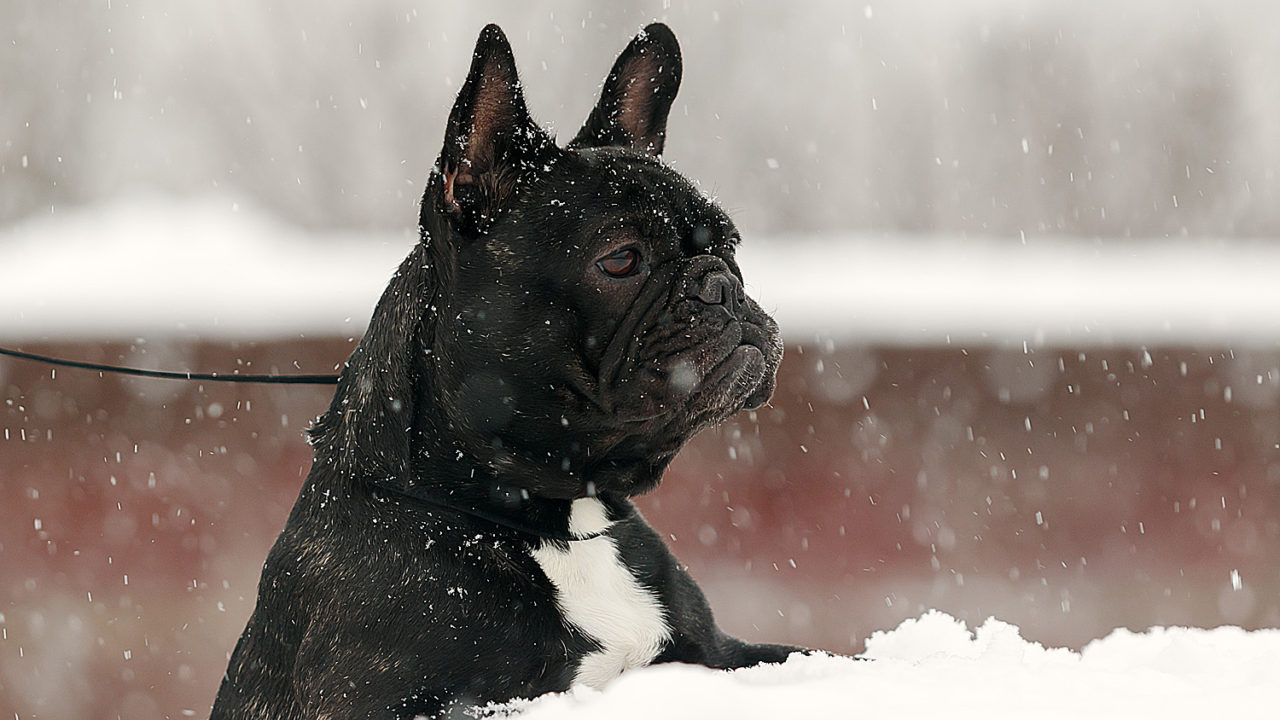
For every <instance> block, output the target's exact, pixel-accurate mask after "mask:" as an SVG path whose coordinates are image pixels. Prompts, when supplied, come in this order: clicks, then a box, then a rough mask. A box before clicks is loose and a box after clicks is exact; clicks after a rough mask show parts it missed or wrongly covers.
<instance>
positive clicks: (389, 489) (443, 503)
mask: <svg viewBox="0 0 1280 720" xmlns="http://www.w3.org/2000/svg"><path fill="white" fill-rule="evenodd" d="M374 487H375V488H376V489H377V490H379V491H383V492H386V493H389V494H391V495H395V496H397V497H399V498H402V499H405V500H409V501H411V502H414V503H417V504H419V505H426V506H428V507H430V508H433V509H435V510H445V511H448V512H452V513H455V514H457V515H465V516H467V517H470V518H475V519H477V520H483V521H484V522H487V523H489V524H491V525H498V526H500V527H503V528H506V529H508V530H511V531H513V532H516V533H518V534H521V535H531V536H533V537H536V538H541V539H543V540H557V541H559V542H581V541H583V540H594V539H596V538H598V537H604V536H605V535H608V534H609V529H608V528H605V529H604V530H601V531H599V532H593V533H588V534H586V535H574V534H571V533H569V532H562V531H560V530H550V529H547V528H540V527H535V526H533V525H530V524H528V523H525V522H522V521H521V520H518V519H515V518H510V517H504V516H502V515H498V514H496V513H492V512H489V511H487V510H481V509H480V508H475V507H470V506H467V505H462V504H458V503H454V502H452V501H450V500H448V499H446V498H442V497H440V496H438V495H436V494H433V493H431V492H429V491H427V490H425V489H423V488H414V487H409V488H400V487H395V486H394V485H384V484H382V483H375V484H374ZM630 514H631V513H630V511H628V513H627V515H628V516H629V515H630ZM619 519H625V516H624V518H619Z"/></svg>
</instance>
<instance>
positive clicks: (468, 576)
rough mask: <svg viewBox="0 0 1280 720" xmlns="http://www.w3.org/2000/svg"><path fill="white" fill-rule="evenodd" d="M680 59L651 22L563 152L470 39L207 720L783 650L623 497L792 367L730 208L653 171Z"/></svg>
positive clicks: (550, 685)
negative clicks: (702, 586)
mask: <svg viewBox="0 0 1280 720" xmlns="http://www.w3.org/2000/svg"><path fill="white" fill-rule="evenodd" d="M680 75H681V62H680V50H679V46H678V45H677V44H676V40H675V37H674V36H673V35H672V33H671V31H670V30H669V29H668V28H667V27H666V26H665V25H661V24H654V25H650V26H649V27H647V28H645V29H644V31H643V32H641V33H640V34H639V35H638V36H637V37H636V38H635V39H634V40H632V42H631V44H630V45H628V46H627V48H626V50H624V51H623V53H622V55H621V56H620V57H619V58H618V60H617V62H616V63H615V64H614V66H613V70H612V71H611V72H610V73H609V76H608V78H607V79H606V80H605V83H604V90H603V93H602V96H601V98H600V102H599V104H598V105H596V107H595V109H594V110H592V112H591V115H590V117H589V118H588V119H587V122H586V124H585V125H584V126H583V128H582V130H581V131H580V132H579V133H578V135H577V136H576V137H575V138H574V139H573V140H572V141H571V142H570V143H569V144H568V146H567V147H566V148H563V149H562V148H559V147H557V146H556V144H555V142H554V141H553V139H552V138H551V137H550V136H549V135H548V134H547V133H546V132H545V131H543V130H542V129H541V128H540V127H538V125H536V124H535V123H534V122H533V120H532V119H531V118H530V116H529V111H528V109H527V108H526V107H525V102H524V98H523V95H522V92H521V86H520V82H519V80H518V79H517V76H516V66H515V60H514V58H513V56H512V53H511V47H510V45H509V44H508V43H507V40H506V38H505V37H504V36H503V34H502V31H501V30H499V29H498V28H497V26H494V25H490V26H488V27H486V28H485V29H484V31H483V32H482V33H481V34H480V39H479V41H478V42H477V44H476V49H475V55H474V57H473V60H472V63H471V70H470V73H469V75H468V76H467V79H466V83H465V84H464V85H463V86H462V91H461V93H460V94H459V96H458V100H457V103H456V104H455V105H454V108H453V112H452V114H451V115H450V116H449V122H448V129H447V132H446V135H445V142H444V149H443V150H442V151H441V153H440V158H439V160H438V162H437V164H436V167H435V169H434V170H433V171H432V173H431V176H430V179H429V181H428V184H427V189H426V194H425V195H424V197H423V200H422V212H421V218H420V226H421V237H422V240H421V242H420V243H419V244H418V245H417V246H416V247H415V248H414V249H413V251H412V252H411V253H410V254H409V257H408V258H407V259H406V260H405V261H404V263H403V264H402V265H401V266H400V268H399V270H398V271H397V272H396V274H395V276H394V277H393V278H392V280H391V283H390V286H389V287H388V288H387V290H386V292H385V293H384V294H383V296H382V299H381V300H380V301H379V302H378V305H377V308H376V309H375V310H374V314H373V318H372V320H371V322H370V325H369V329H368V332H367V334H366V335H365V337H364V338H363V340H362V341H361V343H360V345H359V346H358V347H357V348H356V350H355V352H354V353H353V354H352V355H351V358H350V360H349V361H348V363H347V365H346V367H345V369H344V370H343V372H342V376H341V380H340V382H339V385H338V389H337V392H336V393H335V395H334V398H333V402H332V404H331V405H330V407H329V409H328V411H327V412H326V413H325V414H324V415H323V416H322V417H320V419H319V420H318V421H317V422H316V424H315V427H314V428H313V429H312V432H311V438H312V443H313V445H314V447H315V455H316V456H315V463H314V466H313V467H312V469H311V473H310V475H308V477H307V480H306V483H305V485H304V486H303V488H302V491H301V494H300V495H299V496H298V500H297V503H296V505H295V506H294V508H293V512H292V513H291V515H290V516H289V520H288V523H287V524H286V525H285V528H284V531H283V532H282V533H281V534H280V537H279V539H278V540H277V541H276V544H275V546H274V547H273V548H272V550H271V553H270V555H269V556H268V557H267V561H266V565H265V567H264V568H263V572H262V581H261V584H260V586H259V596H258V604H257V607H256V609H255V610H254V613H253V616H252V617H251V618H250V619H249V623H248V626H247V627H246V628H245V631H244V634H243V636H242V637H241V638H240V642H239V643H238V644H237V645H236V648H235V652H234V653H233V654H232V656H231V662H230V666H229V667H228V669H227V673H226V676H225V677H224V679H223V682H222V687H221V689H220V690H219V692H218V697H217V701H216V702H215V704H214V707H213V718H216V719H236V720H240V719H247V718H271V719H273V720H277V719H295V718H344V719H345V718H357V717H359V718H364V717H378V718H383V717H397V718H398V717H408V716H413V715H416V714H423V715H429V716H435V715H439V714H442V713H444V712H446V711H448V710H451V709H458V708H463V707H470V706H473V705H477V704H484V703H487V702H491V701H496V702H501V701H505V700H509V699H513V698H529V697H533V696H536V695H540V694H542V693H546V692H551V691H561V690H565V689H567V688H569V686H570V685H572V684H573V683H575V682H583V683H588V684H592V685H597V686H598V685H600V684H602V683H604V682H606V681H608V680H609V679H611V678H613V677H614V676H616V675H617V674H618V673H620V672H622V671H624V670H626V669H628V668H633V667H638V666H642V665H647V664H650V663H661V662H688V663H698V664H701V665H706V666H709V667H713V668H735V667H742V666H747V665H753V664H756V663H761V662H779V661H781V660H783V659H785V658H786V657H787V655H788V654H789V653H791V652H793V651H795V650H798V648H791V647H784V646H779V645H759V644H750V643H746V642H743V641H742V640H739V639H737V638H734V637H730V636H728V635H726V634H725V633H724V632H722V631H721V630H720V629H719V628H717V627H716V624H715V621H714V620H713V619H712V615H711V610H710V608H709V607H708V606H707V602H706V600H705V598H704V597H703V595H702V592H701V591H700V590H699V589H698V587H697V585H696V584H694V581H693V580H692V578H690V577H689V575H688V574H687V573H686V572H685V571H684V570H683V569H682V568H681V567H680V565H679V564H678V563H677V561H676V560H675V558H674V557H672V556H671V554H670V552H669V551H668V550H667V548H666V547H665V546H664V545H663V543H662V540H661V539H660V538H659V536H658V534H657V533H656V532H654V530H653V529H651V528H650V527H649V526H648V525H647V524H646V523H645V521H644V520H643V519H642V518H641V517H640V516H639V514H637V512H636V511H635V509H634V507H633V506H632V505H631V503H630V501H629V500H628V498H629V497H630V496H633V495H636V494H639V493H644V492H647V491H649V490H652V489H653V488H654V487H655V486H657V485H658V482H659V481H660V480H661V477H662V473H663V471H664V470H665V469H666V467H667V465H668V463H670V462H671V459H672V458H673V457H674V456H675V454H676V453H677V452H678V451H679V450H680V447H681V446H682V445H683V444H684V443H685V442H686V441H687V440H688V439H689V438H690V437H692V436H693V435H694V434H695V433H697V432H698V431H699V430H701V429H703V428H706V427H707V426H709V425H712V424H714V423H717V422H719V421H721V420H723V419H724V418H726V417H728V416H729V415H731V414H733V413H735V412H737V411H738V410H740V409H742V408H744V407H756V406H758V405H760V404H761V403H763V402H764V401H765V400H767V399H768V398H769V395H770V394H771V393H772V392H773V387H774V372H775V371H776V370H777V367H778V362H779V360H780V359H781V357H782V345H781V343H780V341H779V338H778V331H777V326H776V325H775V323H774V321H773V320H772V319H771V318H770V317H769V316H768V315H767V314H765V312H764V311H763V310H761V309H760V307H759V306H758V305H757V304H756V303H755V302H754V301H753V300H751V299H750V298H748V297H747V296H746V295H745V294H744V292H743V287H742V276H741V273H740V271H739V269H738V266H737V264H736V263H735V262H734V246H735V245H736V244H737V243H738V234H737V231H736V230H735V229H734V226H733V223H732V221H730V219H729V218H728V216H726V215H725V213H724V211H722V210H721V209H720V208H719V207H717V206H716V205H715V203H713V202H712V201H711V200H709V199H707V198H706V197H705V196H704V195H703V194H702V193H700V192H698V191H697V190H696V189H695V188H694V187H693V186H692V185H691V184H690V183H689V181H687V180H686V179H685V178H683V177H682V176H680V175H679V174H677V173H676V172H675V171H673V170H671V169H670V168H669V167H667V166H666V165H664V164H663V163H662V162H661V161H660V160H659V159H658V156H659V155H660V154H661V152H662V147H663V140H664V136H665V129H666V120H667V113H668V111H669V110H670V108H671V103H672V100H673V99H674V98H675V95H676V89H677V87H678V85H679V83H680Z"/></svg>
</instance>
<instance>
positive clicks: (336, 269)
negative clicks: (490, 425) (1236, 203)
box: [0, 196, 1280, 346]
mask: <svg viewBox="0 0 1280 720" xmlns="http://www.w3.org/2000/svg"><path fill="white" fill-rule="evenodd" d="M415 239H416V238H415V236H414V234H413V232H412V230H411V229H406V230H405V231H404V232H402V233H386V234H381V235H379V234H357V233H346V234H341V235H337V234H322V235H317V234H316V233H307V232H304V231H301V230H299V229H297V228H293V227H288V226H285V225H282V224H280V223H278V222H276V221H274V220H272V219H271V218H269V217H268V216H266V215H265V214H263V213H260V212H257V211H254V210H252V209H251V208H248V207H239V206H236V205H235V204H234V203H232V202H231V201H229V200H213V199H211V200H205V201H184V202H177V203H175V202H172V201H167V200H164V199H161V198H159V197H156V196H147V197H138V198H134V199H132V200H129V201H119V202H117V203H115V204H112V205H108V206H103V207H98V208H90V209H80V210H62V211H58V212H56V213H54V214H51V215H50V216H48V217H42V218H37V219H33V220H30V221H28V222H26V223H24V224H22V225H19V226H16V227H11V228H3V229H0V337H2V338H4V339H5V341H6V342H18V341H30V340H38V339H42V338H48V339H107V338H114V339H121V338H124V339H127V338H133V337H137V336H151V337H162V336H178V337H192V336H203V337H225V338H229V339H230V338H241V339H242V338H251V337H258V338H263V337H277V336H287V337H296V336H298V335H299V334H305V335H333V334H347V335H356V334H359V333H360V332H361V331H362V330H363V328H364V325H365V323H366V322H367V320H368V317H369V313H370V311H371V310H372V308H373V304H374V302H375V301H376V300H377V297H378V295H379V293H380V292H381V291H382V288H383V287H384V286H385V284H386V282H387V279H388V278H389V277H390V274H391V272H392V270H393V269H394V268H395V266H396V264H397V263H398V262H399V261H400V259H401V258H402V257H403V256H404V255H405V254H406V253H407V252H408V249H409V247H410V246H411V244H412V243H413V242H414V241H415ZM740 259H741V264H742V266H743V270H744V273H745V274H746V277H747V279H748V285H749V289H750V290H751V292H752V293H753V294H754V295H756V296H757V298H758V299H760V300H761V302H762V304H764V305H765V307H766V308H768V309H770V310H772V311H773V312H774V314H775V316H776V317H777V318H778V321H779V322H780V323H781V325H782V328H783V331H784V332H785V333H786V334H787V336H788V337H789V338H790V339H792V340H793V341H801V342H803V341H810V340H812V339H813V338H814V337H815V336H823V337H833V338H836V339H849V340H854V341H858V342H867V343H886V344H893V345H903V344H908V345H937V344H944V343H956V344H970V345H972V344H979V345H986V344H995V343H1005V344H1021V343H1023V342H1024V341H1025V342H1027V343H1030V344H1032V345H1039V344H1049V345H1057V346H1071V345H1100V344H1116V343H1123V344H1131V345H1135V346H1136V345H1141V344H1160V343H1169V342H1187V343H1237V344H1266V345H1271V344H1273V343H1274V341H1275V339H1276V338H1278V337H1280V313H1277V312H1275V309H1276V308H1278V307H1280V283H1277V282H1275V277H1274V276H1275V268H1278V267H1280V245H1278V244H1276V243H1265V242H1249V241H1224V240H1196V239H1149V240H1141V241H1117V240H1106V241H1096V240H1084V239H1077V238H1030V239H1028V240H1027V241H1026V242H1025V244H1024V243H1021V242H1019V241H1017V240H992V239H982V238H963V237H907V238H891V237H872V236H867V235H852V236H849V237H842V238H751V237H748V238H747V239H746V242H745V243H744V246H743V248H742V251H741V253H740Z"/></svg>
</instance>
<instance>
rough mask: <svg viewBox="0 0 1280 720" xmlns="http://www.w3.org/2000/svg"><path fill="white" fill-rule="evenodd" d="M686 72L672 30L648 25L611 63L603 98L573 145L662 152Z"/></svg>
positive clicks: (657, 25) (602, 93) (648, 152)
mask: <svg viewBox="0 0 1280 720" xmlns="http://www.w3.org/2000/svg"><path fill="white" fill-rule="evenodd" d="M682 72H683V70H682V64H681V61H680V45H679V43H677V42H676V36H675V34H674V33H672V32H671V28H669V27H667V26H666V25H663V24H662V23H653V24H651V25H649V26H648V27H646V28H645V29H644V30H642V31H640V34H639V35H636V36H635V39H633V40H632V41H631V43H630V44H628V45H627V47H626V49H625V50H623V51H622V54H621V55H619V56H618V59H617V61H615V62H614V63H613V69H612V70H610V71H609V77H607V78H605V81H604V89H603V90H601V92H600V102H598V103H596V106H595V109H593V110H592V111H591V115H590V116H589V117H588V118H587V122H586V123H585V124H584V125H583V126H582V129H581V130H579V131H578V135H577V136H576V137H574V138H573V140H572V141H571V142H570V143H569V147H571V148H575V147H625V148H631V149H632V150H638V151H640V152H642V153H647V154H649V155H661V154H662V146H663V145H664V144H665V143H666V139H667V114H668V113H669V112H670V111H671V103H672V102H674V101H675V99H676V91H677V90H679V89H680V75H681V73H682Z"/></svg>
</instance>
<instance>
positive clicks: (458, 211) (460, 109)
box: [427, 25, 555, 234]
mask: <svg viewBox="0 0 1280 720" xmlns="http://www.w3.org/2000/svg"><path fill="white" fill-rule="evenodd" d="M554 148H555V143H554V141H553V140H552V139H551V136H549V135H548V134H547V133H546V132H545V131H544V130H543V129H542V128H540V127H538V125H537V124H536V123H534V121H533V118H531V117H530V115H529V109H528V107H527V106H526V105H525V101H524V93H523V91H522V90H521V87H520V78H519V77H518V76H517V75H516V60H515V56H514V55H513V54H512V52H511V44H510V43H509V42H507V38H506V36H505V35H503V34H502V30H501V29H500V28H498V26H497V25H487V26H485V28H484V30H482V31H480V38H479V39H478V40H476V49H475V53H474V54H473V55H472V58H471V70H470V72H468V73H467V80H466V82H465V83H463V85H462V90H461V91H459V93H458V99H457V101H456V102H455V103H454V106H453V112H451V113H450V114H449V123H448V125H447V126H446V129H445V136H444V148H443V149H442V150H441V151H440V159H439V160H438V161H437V162H436V172H435V173H433V175H432V178H431V181H430V183H429V185H428V189H427V194H428V195H429V196H433V197H431V198H430V200H431V201H432V202H433V204H434V206H435V208H436V210H437V211H438V212H440V213H441V214H443V215H445V216H446V217H448V218H450V220H451V221H452V223H453V224H454V227H455V228H457V229H458V230H459V231H460V232H464V233H471V234H474V233H478V232H480V231H482V230H484V228H485V227H486V226H487V225H488V224H489V223H490V222H491V221H492V220H493V218H494V217H496V215H497V214H498V212H499V211H500V210H501V209H502V208H503V207H504V206H505V204H506V202H507V201H508V200H509V199H510V198H511V196H512V195H514V194H515V193H516V191H517V190H519V188H520V186H521V185H522V184H523V183H526V182H528V180H529V178H530V176H531V175H532V174H533V173H534V172H535V171H537V170H539V169H541V168H542V166H543V165H545V164H546V160H547V159H548V156H549V154H550V153H551V152H552V151H554Z"/></svg>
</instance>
